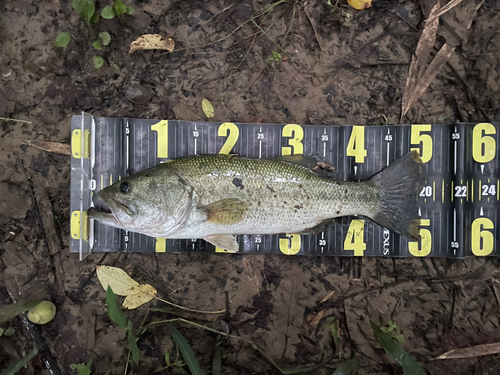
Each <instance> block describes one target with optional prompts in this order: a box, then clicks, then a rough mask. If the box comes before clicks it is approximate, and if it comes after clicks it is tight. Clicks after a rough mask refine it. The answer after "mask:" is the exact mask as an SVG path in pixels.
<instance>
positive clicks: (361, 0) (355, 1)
mask: <svg viewBox="0 0 500 375" xmlns="http://www.w3.org/2000/svg"><path fill="white" fill-rule="evenodd" d="M347 2H348V3H349V5H350V6H352V7H353V8H354V9H357V10H363V9H368V8H370V7H371V6H372V0H347Z"/></svg>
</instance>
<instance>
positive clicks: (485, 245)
mask: <svg viewBox="0 0 500 375" xmlns="http://www.w3.org/2000/svg"><path fill="white" fill-rule="evenodd" d="M499 132H500V124H499V123H479V124H475V123H474V124H470V123H460V124H451V125H429V124H419V125H387V126H350V125H335V126H319V125H298V124H240V123H230V122H225V123H210V122H190V121H177V120H144V119H126V118H99V117H96V118H94V117H92V116H90V115H87V114H82V115H80V116H73V118H72V153H73V155H72V174H71V212H72V214H71V215H72V216H71V237H72V238H71V251H72V252H79V253H80V258H81V259H83V258H84V257H85V256H86V255H87V254H89V253H90V252H91V251H95V252H105V251H111V252H117V251H122V252H125V251H127V252H214V251H216V252H224V250H221V249H217V248H215V247H214V246H213V245H210V244H207V243H206V242H205V241H203V240H201V239H185V240H170V239H161V238H152V237H148V236H145V235H142V234H137V233H132V232H126V231H124V230H120V229H115V228H111V227H108V226H106V225H103V224H100V223H98V222H94V220H89V219H88V218H87V215H86V212H87V210H88V208H89V207H91V206H92V204H93V203H92V196H93V194H95V193H96V192H98V191H99V190H101V189H102V188H105V187H106V186H109V185H111V184H112V183H114V182H116V181H118V180H120V179H121V178H123V177H124V176H127V175H131V174H133V173H135V172H138V171H140V170H143V169H146V168H149V167H152V166H154V165H157V164H158V163H161V162H165V161H167V160H169V159H174V158H177V157H181V156H189V155H195V154H216V153H223V154H229V153H233V154H238V155H240V156H245V157H251V158H271V157H275V156H279V155H292V154H306V155H312V156H315V157H318V158H319V159H323V160H324V161H326V162H327V163H329V164H330V165H332V166H333V167H335V171H333V172H331V177H332V178H335V179H339V180H345V181H363V180H366V179H368V178H370V177H371V176H373V175H374V174H376V173H377V172H379V171H380V170H382V169H383V168H385V167H386V166H387V165H389V164H390V163H391V162H393V161H394V160H395V159H397V158H399V157H400V156H402V155H404V154H405V153H407V152H409V151H410V150H414V149H416V150H418V151H419V152H420V155H421V158H422V160H423V162H424V168H425V170H426V175H427V178H426V181H425V185H424V186H423V188H422V190H421V191H420V194H419V215H420V220H421V221H420V224H421V225H420V229H419V233H420V240H418V241H408V239H406V238H404V237H401V236H399V235H397V234H394V233H392V232H390V231H388V230H387V229H384V228H381V227H380V226H378V225H377V224H375V223H373V222H372V221H370V220H368V219H365V218H364V217H355V216H353V217H343V218H339V219H337V220H336V221H335V222H333V223H332V225H331V226H329V227H328V228H326V229H325V231H324V232H321V233H320V234H318V235H316V236H308V235H298V234H290V233H288V234H287V233H284V234H277V235H261V236H256V235H242V236H237V239H238V242H239V243H240V252H242V253H275V254H288V255H295V254H298V255H325V256H391V257H395V256H436V257H438V256H439V257H456V258H463V257H467V256H497V255H500V246H499V238H500V229H499V216H500V156H499V150H498V145H499V139H498V138H499V136H498V134H499ZM82 156H83V157H82Z"/></svg>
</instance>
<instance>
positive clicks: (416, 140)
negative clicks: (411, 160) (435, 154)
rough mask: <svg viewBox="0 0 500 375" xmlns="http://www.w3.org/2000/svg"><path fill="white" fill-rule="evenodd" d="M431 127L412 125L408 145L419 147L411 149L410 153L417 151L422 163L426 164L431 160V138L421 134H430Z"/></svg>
mask: <svg viewBox="0 0 500 375" xmlns="http://www.w3.org/2000/svg"><path fill="white" fill-rule="evenodd" d="M431 129H432V126H431V125H412V126H411V137H410V143H411V144H412V145H419V147H412V148H411V151H418V152H419V153H420V158H421V159H422V162H423V163H427V162H428V161H429V160H431V158H432V138H431V136H430V135H429V134H422V132H430V131H431Z"/></svg>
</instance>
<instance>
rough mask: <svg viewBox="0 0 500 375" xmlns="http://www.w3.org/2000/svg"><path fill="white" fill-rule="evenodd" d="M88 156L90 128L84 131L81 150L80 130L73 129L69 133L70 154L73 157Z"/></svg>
mask: <svg viewBox="0 0 500 375" xmlns="http://www.w3.org/2000/svg"><path fill="white" fill-rule="evenodd" d="M82 153H83V158H84V159H89V158H90V130H85V131H84V137H83V151H82V131H81V130H80V129H75V130H73V133H72V134H71V154H72V155H73V157H74V158H75V159H80V158H81V157H82Z"/></svg>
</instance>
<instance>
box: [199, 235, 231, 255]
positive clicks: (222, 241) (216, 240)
mask: <svg viewBox="0 0 500 375" xmlns="http://www.w3.org/2000/svg"><path fill="white" fill-rule="evenodd" d="M204 240H205V241H207V242H208V243H211V244H212V245H214V246H216V247H220V248H221V249H224V250H227V251H229V252H230V253H237V252H238V251H239V250H240V245H239V244H238V242H236V238H235V237H234V236H233V235H232V234H211V235H210V236H206V237H205V238H204Z"/></svg>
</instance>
